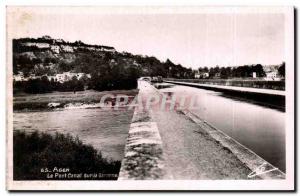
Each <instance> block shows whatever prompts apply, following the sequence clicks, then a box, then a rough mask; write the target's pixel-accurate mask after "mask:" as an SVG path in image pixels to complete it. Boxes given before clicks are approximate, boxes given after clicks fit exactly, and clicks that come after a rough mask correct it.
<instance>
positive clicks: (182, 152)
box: [153, 110, 251, 180]
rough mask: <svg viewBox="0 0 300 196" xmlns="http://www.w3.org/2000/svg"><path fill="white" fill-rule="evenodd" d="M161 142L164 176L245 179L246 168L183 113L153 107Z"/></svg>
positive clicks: (177, 178)
mask: <svg viewBox="0 0 300 196" xmlns="http://www.w3.org/2000/svg"><path fill="white" fill-rule="evenodd" d="M153 118H154V120H155V121H156V122H157V126H158V129H159V132H160V136H161V139H162V144H163V153H164V159H165V170H166V173H167V174H166V177H165V178H166V179H176V180H188V179H190V180H196V179H198V180H199V179H219V180H220V179H247V175H248V174H249V173H250V172H251V171H250V169H248V168H247V167H245V165H244V164H243V163H242V162H240V161H239V160H238V159H237V158H236V157H235V156H234V155H233V154H232V153H231V152H229V151H228V150H227V149H225V148H223V147H222V146H221V145H220V144H219V143H217V142H216V141H215V140H213V139H211V138H210V136H208V135H207V134H206V133H205V131H203V130H202V129H201V128H200V127H199V126H198V125H197V124H195V123H194V122H192V121H191V120H190V119H188V117H186V116H185V115H183V114H181V113H178V112H176V111H158V110H156V111H155V110H154V111H153Z"/></svg>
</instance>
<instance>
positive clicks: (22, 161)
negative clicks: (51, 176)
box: [13, 131, 121, 180]
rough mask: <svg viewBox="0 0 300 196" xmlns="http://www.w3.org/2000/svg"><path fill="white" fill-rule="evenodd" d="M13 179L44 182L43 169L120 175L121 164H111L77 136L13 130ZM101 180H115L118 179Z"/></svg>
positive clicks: (107, 178) (111, 162)
mask: <svg viewBox="0 0 300 196" xmlns="http://www.w3.org/2000/svg"><path fill="white" fill-rule="evenodd" d="M13 162H14V180H39V179H40V180H45V178H46V176H45V173H41V169H42V168H48V169H50V170H51V169H53V168H54V167H57V168H69V169H70V172H71V173H102V174H118V173H119V169H120V165H121V164H120V161H108V160H106V159H105V158H103V157H102V156H101V153H100V152H98V151H97V150H96V149H94V148H93V147H92V146H90V145H86V144H83V143H82V142H81V141H80V140H79V139H78V137H76V138H74V137H72V136H70V135H64V134H59V133H56V134H55V135H50V134H46V133H39V132H37V131H35V132H33V133H25V132H22V131H14V137H13ZM99 179H106V180H114V179H116V177H103V178H99Z"/></svg>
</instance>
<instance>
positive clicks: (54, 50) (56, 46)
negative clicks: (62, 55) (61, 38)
mask: <svg viewBox="0 0 300 196" xmlns="http://www.w3.org/2000/svg"><path fill="white" fill-rule="evenodd" d="M51 50H52V51H53V52H55V53H57V54H59V50H60V48H59V46H58V45H51Z"/></svg>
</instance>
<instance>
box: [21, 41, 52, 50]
mask: <svg viewBox="0 0 300 196" xmlns="http://www.w3.org/2000/svg"><path fill="white" fill-rule="evenodd" d="M23 45H24V46H28V47H30V46H36V47H37V48H40V49H45V48H50V44H48V43H32V42H27V43H24V44H23Z"/></svg>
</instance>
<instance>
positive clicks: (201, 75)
mask: <svg viewBox="0 0 300 196" xmlns="http://www.w3.org/2000/svg"><path fill="white" fill-rule="evenodd" d="M208 77H209V73H208V72H199V71H197V72H196V73H195V75H194V78H196V79H199V78H202V79H205V78H208Z"/></svg>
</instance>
